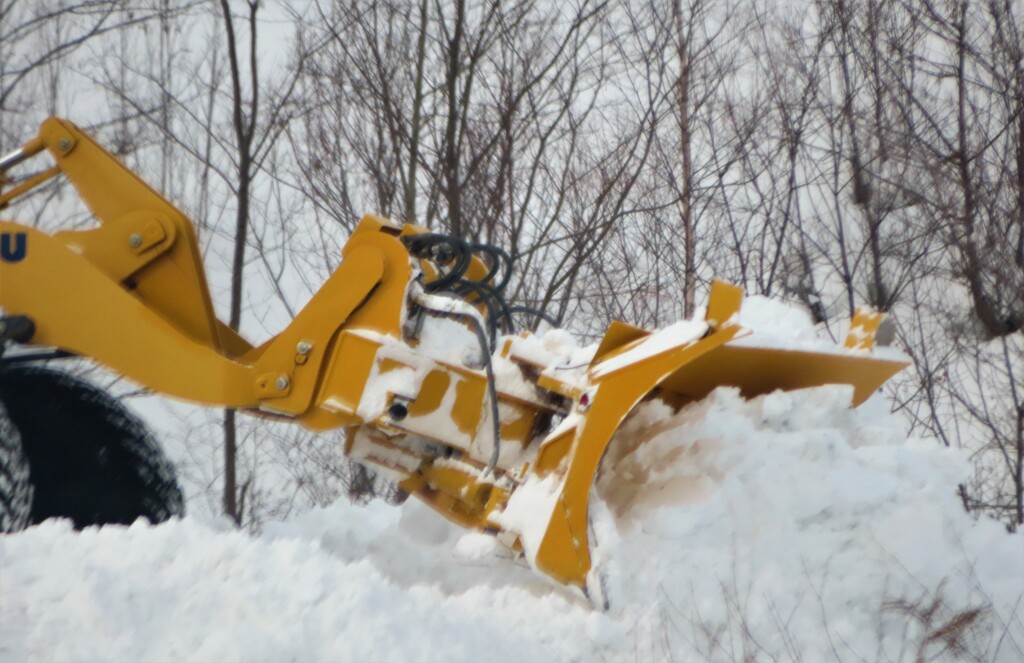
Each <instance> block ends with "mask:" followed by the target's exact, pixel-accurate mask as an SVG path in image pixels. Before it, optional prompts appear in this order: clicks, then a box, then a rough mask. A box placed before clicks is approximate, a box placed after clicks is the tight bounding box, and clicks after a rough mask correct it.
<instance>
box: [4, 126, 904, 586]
mask: <svg viewBox="0 0 1024 663" xmlns="http://www.w3.org/2000/svg"><path fill="white" fill-rule="evenodd" d="M43 152H47V153H49V155H50V156H51V157H52V159H53V160H54V162H55V164H54V165H53V166H52V167H51V168H49V169H47V170H44V171H42V172H41V173H39V174H38V175H35V176H32V177H30V178H28V179H26V180H25V181H24V182H22V183H21V184H19V185H17V186H15V187H13V188H11V189H9V190H8V191H6V192H5V193H4V192H0V208H3V207H6V206H7V205H8V204H9V203H11V202H12V201H14V200H15V199H16V198H18V197H19V196H21V195H22V194H24V193H26V192H27V191H29V190H31V189H32V188H34V187H35V186H38V185H39V184H41V183H42V182H44V181H46V180H48V179H50V178H53V177H55V176H57V175H60V174H62V175H63V176H64V177H66V178H67V180H68V181H70V182H71V184H72V185H74V186H75V187H76V189H77V190H78V192H79V194H80V195H81V197H82V199H83V200H84V201H85V202H86V204H87V205H88V206H89V208H90V210H91V211H92V213H93V215H94V217H95V219H96V221H97V222H98V226H97V227H95V228H92V229H88V230H64V231H61V232H56V233H53V234H47V233H44V232H41V231H39V230H36V229H34V228H32V227H29V226H26V225H23V224H19V223H16V222H10V221H0V315H2V316H3V317H2V321H0V340H6V341H8V342H12V341H14V342H18V343H21V344H23V345H31V346H39V347H45V348H57V349H59V350H62V351H66V352H68V353H72V354H75V355H80V356H83V357H89V358H91V359H93V360H95V361H97V362H99V363H101V364H103V365H105V366H107V367H109V368H111V369H113V370H115V371H117V372H119V373H121V374H123V375H125V376H127V377H129V378H131V379H132V380H134V381H136V382H138V383H140V384H142V385H144V386H146V387H148V388H150V389H152V390H154V391H156V392H160V393H163V394H167V395H170V396H174V397H177V398H181V399H185V400H189V401H192V402H197V403H201V404H205V405H210V406H217V407H230V408H241V409H245V410H247V411H249V412H251V413H253V414H255V415H258V416H272V417H274V418H281V417H284V418H288V419H291V420H293V421H295V422H296V423H298V424H301V425H303V426H305V427H306V428H308V429H311V430H318V431H320V430H330V429H338V428H341V429H344V431H345V433H346V443H345V444H346V452H347V453H348V454H349V455H350V456H351V457H352V458H353V459H355V460H356V461H359V462H361V463H365V464H367V465H369V466H372V467H373V468H375V469H376V470H377V471H379V472H382V473H383V474H385V475H386V476H388V477H390V478H392V479H393V480H395V481H396V482H397V483H398V485H399V486H400V487H401V488H402V489H404V490H406V491H408V492H409V493H411V494H413V495H415V496H416V497H418V498H419V499H421V500H423V501H424V502H426V503H427V504H429V505H431V506H432V507H433V508H434V509H436V510H437V511H439V512H440V513H442V514H443V515H445V516H446V517H448V518H450V519H451V520H453V521H455V522H457V523H459V524H461V525H464V526H466V527H469V528H474V529H477V530H481V531H485V532H490V533H494V534H496V535H498V537H499V539H501V540H502V541H504V542H505V543H507V544H508V545H509V546H510V547H512V548H513V549H514V550H518V551H522V552H523V553H524V554H525V555H526V557H527V558H528V559H529V561H530V563H531V564H532V565H533V566H534V567H535V568H536V569H538V570H539V571H541V572H543V573H545V574H547V575H548V576H550V577H552V578H554V579H555V580H557V581H559V582H561V583H565V584H568V585H572V586H577V587H580V588H582V589H584V591H586V587H587V582H588V574H589V573H590V571H591V561H590V545H589V542H588V533H587V526H588V502H589V496H590V490H591V486H592V485H593V483H594V478H595V475H596V473H597V471H598V467H599V464H600V462H601V459H602V457H603V455H604V453H605V450H606V448H607V447H608V444H609V442H610V440H611V438H612V436H613V434H614V433H615V431H616V430H617V429H618V428H619V426H620V424H621V423H622V421H623V420H624V419H625V418H626V417H627V416H628V415H629V413H630V412H631V411H632V409H633V408H634V407H635V406H636V404H637V403H639V402H640V401H642V400H644V399H647V398H656V397H660V398H665V399H666V400H669V401H670V402H672V403H674V404H683V403H685V402H688V401H693V400H697V399H700V398H703V397H704V396H706V395H707V394H708V393H709V392H710V391H712V390H713V389H715V388H716V387H719V386H725V385H728V386H734V387H738V388H740V390H741V392H742V393H743V395H744V396H747V397H752V396H755V395H758V394H763V393H767V392H770V391H773V390H775V389H800V388H805V387H811V386H816V385H822V384H833V383H838V384H849V385H852V386H853V389H854V403H853V405H857V404H859V403H860V402H862V401H863V400H865V399H866V398H867V397H868V396H870V395H871V394H872V393H873V392H874V391H875V390H877V389H878V388H879V387H880V386H881V385H882V384H883V383H884V382H885V381H886V380H887V379H888V378H889V377H891V376H892V375H893V374H895V373H896V372H897V371H899V370H901V369H902V368H903V367H904V366H905V364H904V363H903V362H900V361H891V360H885V359H880V358H877V357H874V356H872V355H871V353H870V349H871V346H872V344H873V338H874V333H875V330H876V329H877V326H878V322H879V320H880V319H881V316H880V315H878V314H874V313H872V312H870V311H859V312H858V314H857V316H856V318H855V320H854V324H853V329H854V333H852V334H851V337H850V338H849V339H848V340H847V346H848V348H847V349H846V350H843V349H839V348H837V349H836V351H835V352H834V353H812V352H799V351H792V350H779V349H765V348H758V347H755V346H752V345H750V344H747V343H741V344H737V343H735V341H736V340H737V339H738V338H739V337H740V336H742V335H744V334H746V333H747V332H745V330H743V329H742V328H741V327H740V326H739V324H738V323H737V313H738V311H739V309H740V305H741V300H742V291H741V290H740V289H738V288H736V287H734V286H730V285H727V284H724V283H720V282H716V283H715V284H714V286H713V288H712V291H711V297H710V301H709V305H708V309H707V315H706V316H705V319H703V320H691V321H685V322H683V323H678V324H676V325H673V326H671V327H668V328H666V329H663V330H661V331H656V332H650V331H646V330H643V329H639V328H636V327H632V326H630V325H627V324H624V323H613V324H612V325H611V326H610V327H609V328H608V331H607V332H606V334H605V336H604V339H603V340H602V342H601V344H600V345H599V347H598V349H597V351H596V353H595V355H594V357H593V359H592V360H591V361H590V363H589V364H588V365H585V366H578V367H572V369H571V370H564V369H565V368H566V367H558V366H545V365H542V364H538V363H537V362H536V361H535V360H534V359H533V358H531V356H530V354H529V353H528V352H525V351H524V348H525V347H526V345H527V343H526V341H528V340H529V339H528V338H526V336H519V337H517V336H508V337H504V338H503V339H501V340H500V342H497V343H495V344H494V346H493V347H492V344H491V342H490V341H489V340H488V338H487V333H486V331H487V329H486V328H487V324H486V323H487V321H488V320H489V319H491V318H492V317H493V316H494V315H495V308H496V306H498V304H496V303H495V301H494V298H493V297H490V296H488V293H489V292H490V293H493V292H494V291H495V290H496V289H497V288H496V287H494V281H495V279H496V275H495V272H496V271H497V268H496V267H495V266H493V265H490V266H489V265H488V264H487V262H488V261H487V260H486V259H481V257H480V256H478V255H470V254H469V253H464V254H462V255H458V252H457V251H455V252H454V254H453V251H452V250H451V247H452V246H457V245H458V243H457V240H453V239H451V238H443V237H441V236H437V235H431V234H429V233H428V232H427V231H426V230H425V229H423V228H420V227H417V226H413V225H408V224H407V225H397V224H394V223H392V222H390V221H387V220H385V219H381V218H378V217H374V216H367V217H364V218H363V220H362V221H361V222H360V224H359V225H358V227H357V228H356V230H355V231H354V232H353V233H352V235H351V237H350V238H349V240H348V242H347V244H346V245H345V247H344V249H343V251H342V262H341V264H340V266H339V267H338V269H337V270H336V271H335V273H334V274H333V275H332V276H331V277H330V278H329V279H328V280H327V282H326V283H325V284H324V285H323V287H322V288H321V289H320V290H319V291H318V292H317V293H316V295H315V296H314V297H313V298H312V300H311V301H310V302H309V303H308V304H307V305H306V307H305V308H304V309H303V310H302V311H301V312H300V313H299V314H298V315H297V316H296V317H295V319H294V320H293V321H292V322H291V323H290V324H289V325H288V327H287V328H286V329H285V330H284V331H282V332H281V333H280V334H278V335H277V336H276V337H274V338H272V339H270V340H268V341H267V342H265V343H263V344H262V345H260V346H258V347H254V346H253V345H251V344H250V343H248V342H247V341H245V340H244V339H242V338H241V337H240V336H238V335H237V334H235V333H234V332H232V331H231V330H230V329H228V327H227V326H226V325H225V324H224V323H222V322H221V321H219V320H218V319H217V318H216V316H215V315H214V312H213V307H212V305H211V302H210V295H209V291H208V288H207V285H206V278H205V276H204V272H203V267H202V263H201V260H200V254H199V250H198V246H197V241H196V236H195V233H194V231H193V229H192V225H191V223H190V222H189V221H188V219H187V218H186V217H185V216H184V215H183V214H182V213H181V212H180V211H179V210H177V209H176V208H175V207H173V206H172V205H171V204H170V203H168V202H167V201H166V200H164V199H163V198H162V197H161V196H160V195H159V194H157V193H156V192H155V191H154V190H153V189H151V188H150V187H149V186H147V185H146V184H145V183H144V182H143V181H142V180H141V179H139V178H138V177H137V176H136V175H135V174H134V173H132V172H131V171H130V170H128V169H127V168H125V167H124V166H123V165H122V164H120V163H119V162H118V161H117V160H116V159H115V158H114V157H113V156H112V155H110V154H109V153H107V152H106V151H105V150H104V149H103V148H101V147H100V146H99V145H97V144H96V143H95V142H94V141H93V140H92V139H91V138H89V137H88V136H87V135H85V134H84V133H83V132H82V131H81V130H79V129H78V128H77V127H75V126H74V125H73V124H71V123H70V122H67V121H65V120H60V119H56V118H51V119H48V120H46V121H45V122H44V123H43V124H42V127H41V129H40V132H39V135H38V137H36V138H35V139H33V140H31V141H29V142H28V143H26V144H25V145H24V146H23V147H22V148H21V149H20V150H18V151H16V152H14V153H12V154H11V155H8V156H6V157H3V158H2V159H0V177H3V176H4V175H5V171H7V170H8V169H10V168H12V167H14V166H16V165H17V164H19V163H21V162H22V161H25V160H27V159H29V158H31V157H33V156H35V155H37V154H40V153H43ZM2 181H3V180H2V179H0V182H2ZM456 276H457V277H458V278H457V279H456V278H454V277H456ZM456 282H458V283H459V284H461V285H460V286H459V287H454V288H453V286H452V284H455V283H456ZM459 288H461V290H459ZM450 289H454V290H456V291H461V292H462V294H463V297H461V298H458V297H452V296H450V295H448V294H445V292H444V291H445V290H450ZM437 319H442V320H456V321H458V322H460V323H461V324H462V325H464V327H465V329H466V330H469V331H470V332H472V334H473V335H475V337H476V338H477V339H478V340H479V346H480V347H479V350H480V352H479V353H477V354H476V356H470V357H469V358H468V359H461V360H452V359H451V358H449V357H446V356H442V355H439V354H438V353H437V352H436V351H430V350H426V349H424V348H423V347H421V343H420V339H419V334H420V331H421V330H422V328H423V324H424V321H425V320H437ZM470 354H471V355H472V353H470ZM495 367H501V368H502V369H503V370H499V371H496V370H495ZM526 484H531V486H536V485H543V486H545V489H544V490H545V495H546V496H547V497H546V500H545V501H544V504H545V505H546V506H545V507H544V508H542V509H539V510H535V511H536V513H533V514H532V515H531V517H532V518H533V519H534V524H533V525H531V526H530V527H526V526H524V525H523V521H522V518H519V517H517V518H513V517H511V516H510V514H512V513H516V512H521V511H522V509H520V508H519V506H520V505H519V504H517V499H518V498H519V496H520V494H521V493H526V492H530V491H520V490H519V489H520V488H521V487H523V486H525V485H526ZM533 492H534V493H536V491H533ZM537 523H539V524H540V526H537Z"/></svg>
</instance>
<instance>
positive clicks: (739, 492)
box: [0, 304, 1024, 661]
mask: <svg viewBox="0 0 1024 663" xmlns="http://www.w3.org/2000/svg"><path fill="white" fill-rule="evenodd" d="M758 308H759V305H757V304H755V305H754V306H750V307H748V309H745V310H751V311H752V312H754V313H756V311H757V309H758ZM761 308H764V307H761ZM767 317H768V318H771V319H772V320H776V321H779V320H781V319H782V318H781V317H780V316H778V315H775V314H772V315H769V316H767ZM742 322H743V323H744V324H746V325H748V326H755V325H752V324H751V322H750V320H749V319H748V320H743V321H742ZM780 324H781V327H780V329H779V333H778V334H777V335H776V336H777V337H785V338H786V340H785V342H786V343H787V344H794V343H795V344H801V343H803V341H802V340H801V337H800V334H802V332H800V331H799V329H797V331H796V332H794V331H793V330H794V328H799V327H801V326H804V323H802V322H801V323H798V322H794V321H790V322H785V321H784V320H783V321H782V322H781V323H780ZM756 332H757V330H756V329H755V333H756ZM449 338H450V337H449ZM554 340H556V337H552V339H551V342H552V343H553V342H554ZM435 341H440V339H435ZM436 344H437V345H438V346H441V345H443V343H441V342H437V343H436ZM541 349H542V348H541V347H540V346H538V348H537V350H538V356H539V355H540V354H541V353H540V350H541ZM850 396H851V394H850V391H849V390H848V389H847V388H840V387H825V388H820V389H813V390H806V391H802V392H794V393H776V394H771V395H768V396H764V397H761V398H757V399H754V400H752V401H749V402H748V401H744V400H743V399H741V398H740V397H739V395H738V394H737V393H736V391H735V390H731V389H720V390H718V391H716V392H714V393H713V394H712V395H711V396H710V397H709V398H707V399H705V400H704V401H702V402H700V403H696V404H692V405H690V406H687V407H685V408H683V409H682V410H680V411H679V412H673V411H672V410H670V409H669V408H668V407H667V406H665V405H663V404H661V403H659V402H648V403H645V404H643V405H641V406H640V407H639V408H638V409H637V411H636V412H635V413H634V415H633V416H632V417H631V419H629V420H628V421H627V423H626V424H625V426H624V428H623V429H622V430H621V431H620V432H619V433H618V434H617V436H616V439H615V440H614V441H613V444H612V446H611V447H610V449H609V454H608V457H607V458H606V460H605V463H604V465H603V471H602V473H601V475H600V476H599V478H598V481H597V485H596V490H595V494H594V495H595V496H594V499H593V501H592V504H591V516H592V521H593V528H592V530H593V531H592V533H591V539H592V542H593V543H594V549H593V552H594V559H595V561H596V563H597V564H598V569H599V572H598V573H599V576H600V577H601V579H602V585H603V588H604V593H605V596H606V597H607V599H608V602H609V607H608V609H607V610H601V609H600V608H596V607H595V606H593V605H592V604H591V603H589V602H588V601H587V600H586V599H584V598H582V597H581V596H579V595H577V594H575V593H574V592H572V591H569V590H567V589H565V588H563V587H560V586H557V585H554V584H553V583H551V582H549V581H547V580H546V579H544V578H542V577H540V576H537V575H535V574H533V573H532V572H531V571H530V570H529V569H528V568H527V567H526V564H525V563H524V562H523V560H521V559H514V558H513V557H512V556H511V555H510V553H508V552H507V551H505V549H504V548H503V547H502V546H500V545H499V544H498V543H497V542H496V541H495V540H494V539H493V538H491V537H489V536H485V535H482V534H476V533H466V532H465V531H463V530H461V529H459V528H458V527H455V526H454V525H450V524H448V523H447V522H445V521H444V520H442V519H441V517H440V516H437V515H436V514H434V513H433V512H432V511H430V510H429V509H428V508H427V507H425V506H423V505H421V504H418V503H416V502H415V501H413V500H410V501H409V502H408V503H406V504H405V505H404V506H402V507H390V506H387V505H385V504H371V505H369V506H367V507H356V506H352V505H349V504H345V503H338V504H335V505H334V506H332V507H330V508H327V509H321V510H316V511H313V512H311V513H308V514H305V515H304V516H302V517H300V518H297V519H295V520H292V521H290V522H287V523H278V524H276V525H273V526H270V527H268V528H267V530H266V531H265V533H264V534H263V535H261V536H259V537H250V536H247V535H245V534H242V533H239V532H237V531H234V530H233V529H231V528H230V527H226V526H224V525H223V524H222V523H219V522H204V521H202V520H200V519H197V518H186V519H185V520H182V521H177V522H171V523H167V524H164V525H161V526H159V527H149V526H146V525H144V524H142V523H139V524H136V525H134V526H132V527H129V528H123V527H107V528H104V529H89V530H86V531H84V532H81V533H75V532H73V531H72V530H71V529H70V527H69V525H68V524H67V523H64V522H48V523H45V524H43V525H41V526H38V527H34V528H32V529H30V530H28V531H25V532H22V533H20V534H16V535H11V536H7V537H4V538H0V660H96V659H101V660H126V661H127V660H132V661H134V660H154V659H159V660H218V661H220V660H273V661H276V660H303V661H306V660H323V661H328V660H329V661H340V660H386V661H398V660H402V661H406V660H409V661H432V660H442V659H443V660H452V661H462V660H476V659H481V658H483V659H486V660H489V661H521V660H530V661H534V660H536V661H571V660H612V661H617V660H660V659H673V660H684V661H688V660H713V661H733V660H762V659H763V660H804V661H834V660H839V661H865V660H867V661H876V660H889V661H914V660H917V659H918V658H919V657H921V658H922V659H923V660H962V659H964V658H967V657H969V656H976V657H978V658H979V659H980V660H986V661H990V660H991V661H1019V660H1024V620H1022V617H1021V610H1019V609H1018V606H1020V604H1021V603H1022V596H1024V563H1022V562H1021V560H1022V559H1024V537H1022V536H1021V535H1019V534H1017V535H1009V534H1007V533H1006V532H1005V530H1004V528H1003V527H1002V526H1001V525H998V524H996V523H993V522H989V521H979V522H975V521H973V520H972V519H971V518H970V517H969V516H967V515H966V514H965V513H964V512H963V510H962V508H961V506H960V504H959V502H958V499H957V496H956V484H957V482H958V480H959V479H960V478H961V477H963V476H965V474H966V472H967V471H968V466H967V463H966V462H965V461H964V459H963V458H961V457H960V456H959V455H958V454H957V453H956V452H953V451H950V450H947V449H944V448H942V447H941V446H939V445H938V444H937V443H936V442H934V441H932V440H915V439H911V440H907V439H906V438H905V436H904V435H903V434H902V433H901V432H900V427H899V425H898V422H897V421H896V419H895V418H894V417H893V416H892V415H890V414H889V413H888V403H887V402H886V401H885V399H884V398H883V397H881V396H876V397H875V398H874V399H872V400H870V401H868V403H866V404H865V405H864V406H862V407H861V408H860V409H858V410H855V411H854V410H850V409H849V408H848V407H847V404H848V403H849V400H850ZM975 609H977V610H975Z"/></svg>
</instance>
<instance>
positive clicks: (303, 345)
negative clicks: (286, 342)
mask: <svg viewBox="0 0 1024 663" xmlns="http://www.w3.org/2000/svg"><path fill="white" fill-rule="evenodd" d="M312 350H313V344H312V343H310V342H309V341H299V342H298V344H297V345H296V346H295V352H297V353H299V354H300V355H308V354H309V353H310V352H312Z"/></svg>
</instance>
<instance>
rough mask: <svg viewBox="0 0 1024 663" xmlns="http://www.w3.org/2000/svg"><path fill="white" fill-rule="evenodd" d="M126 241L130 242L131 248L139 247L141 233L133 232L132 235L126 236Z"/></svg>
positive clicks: (140, 244)
mask: <svg viewBox="0 0 1024 663" xmlns="http://www.w3.org/2000/svg"><path fill="white" fill-rule="evenodd" d="M128 243H129V244H131V245H132V247H133V248H136V249H137V248H139V247H140V246H142V235H140V234H138V233H133V234H132V236H131V237H129V238H128Z"/></svg>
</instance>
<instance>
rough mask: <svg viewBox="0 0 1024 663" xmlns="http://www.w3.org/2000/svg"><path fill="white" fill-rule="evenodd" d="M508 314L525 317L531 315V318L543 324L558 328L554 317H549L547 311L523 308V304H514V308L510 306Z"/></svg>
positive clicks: (529, 307)
mask: <svg viewBox="0 0 1024 663" xmlns="http://www.w3.org/2000/svg"><path fill="white" fill-rule="evenodd" d="M509 312H510V313H526V314H527V315H532V316H535V317H538V318H540V319H541V320H543V321H544V322H546V323H548V324H549V325H551V326H552V327H557V326H558V320H557V319H556V318H555V316H553V315H551V314H550V313H548V312H547V311H545V310H543V309H539V308H534V307H532V306H525V305H523V304H516V305H515V306H510V307H509Z"/></svg>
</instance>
